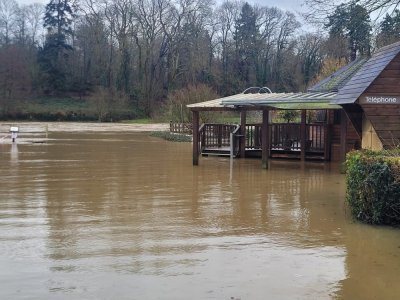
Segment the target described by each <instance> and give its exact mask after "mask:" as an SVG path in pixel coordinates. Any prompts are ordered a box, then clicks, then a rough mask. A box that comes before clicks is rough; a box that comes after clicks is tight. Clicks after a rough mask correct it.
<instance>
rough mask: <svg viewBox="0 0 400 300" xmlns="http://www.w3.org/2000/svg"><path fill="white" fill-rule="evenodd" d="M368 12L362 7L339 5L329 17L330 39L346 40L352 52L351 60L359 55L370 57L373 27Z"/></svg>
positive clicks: (327, 24)
mask: <svg viewBox="0 0 400 300" xmlns="http://www.w3.org/2000/svg"><path fill="white" fill-rule="evenodd" d="M370 22H371V20H370V16H369V14H368V12H367V10H366V9H365V8H364V7H362V6H360V5H351V6H346V5H339V6H338V7H337V8H336V10H335V12H334V13H333V14H332V15H330V16H329V17H328V23H326V24H325V27H326V28H328V29H329V35H330V38H345V39H346V40H347V43H348V48H349V51H350V54H349V56H350V60H355V59H356V57H357V55H358V54H359V55H369V54H370V51H371V30H372V28H371V25H370Z"/></svg>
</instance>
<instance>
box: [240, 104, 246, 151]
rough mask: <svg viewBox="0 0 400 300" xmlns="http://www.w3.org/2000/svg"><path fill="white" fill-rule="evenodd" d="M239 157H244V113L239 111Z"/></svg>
mask: <svg viewBox="0 0 400 300" xmlns="http://www.w3.org/2000/svg"><path fill="white" fill-rule="evenodd" d="M240 134H241V137H240V157H241V158H244V157H245V156H246V111H245V110H242V111H240Z"/></svg>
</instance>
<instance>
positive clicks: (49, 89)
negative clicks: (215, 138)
mask: <svg viewBox="0 0 400 300" xmlns="http://www.w3.org/2000/svg"><path fill="white" fill-rule="evenodd" d="M322 27H323V28H324V29H325V33H307V32H305V31H302V29H301V28H302V24H301V23H300V22H299V20H298V17H296V15H295V14H294V13H292V12H288V11H283V10H281V9H278V8H276V7H267V6H252V5H250V4H248V3H244V2H240V1H225V2H223V3H219V4H214V2H213V1H211V0H180V1H172V0H99V1H85V0H81V1H71V0H52V1H50V2H49V3H48V4H47V5H46V6H41V5H39V4H33V5H27V6H19V5H18V4H17V3H16V2H15V0H0V116H3V117H4V116H12V115H15V116H17V115H18V113H20V115H21V110H24V112H25V113H23V114H22V115H24V114H26V115H29V111H27V107H29V105H28V104H32V103H35V101H36V102H37V101H38V100H35V99H39V98H40V99H43V98H48V99H53V100H52V101H55V102H57V101H58V100H57V99H61V98H64V99H65V97H70V98H73V99H74V101H75V100H76V99H78V100H79V101H82V102H83V103H84V105H85V107H86V108H85V109H86V110H84V111H85V114H86V113H88V112H90V114H92V116H91V117H90V118H92V117H93V116H94V117H95V118H96V119H99V120H104V119H107V118H110V115H111V114H112V113H114V114H116V113H118V112H124V114H125V113H127V112H129V113H127V114H128V115H129V116H130V117H137V116H151V115H153V114H157V113H163V112H164V111H166V110H167V107H166V105H167V103H168V101H167V99H168V97H171V95H173V94H176V91H179V90H181V89H185V88H187V87H188V86H197V85H202V86H203V85H205V86H208V87H209V88H210V89H212V90H214V91H215V92H216V93H217V94H218V95H220V96H225V95H230V94H233V93H238V92H241V91H243V90H244V89H245V88H247V87H250V86H268V87H269V88H270V89H272V90H273V91H276V92H284V91H287V92H288V91H290V92H293V91H301V90H305V89H306V87H307V86H309V85H310V83H312V82H314V81H316V80H318V79H320V78H322V77H323V76H326V75H329V73H330V72H331V71H334V70H335V69H337V68H338V67H340V66H341V65H343V64H345V63H346V62H348V61H349V60H352V59H355V57H356V56H358V55H368V54H369V53H370V52H371V51H372V49H373V48H374V47H376V46H381V45H384V44H388V43H391V42H393V41H396V40H398V39H399V34H400V31H399V28H400V17H399V13H398V11H396V12H395V13H394V14H393V15H392V16H386V18H385V19H384V21H383V22H382V23H381V24H380V25H379V28H377V30H376V32H377V35H375V36H372V27H371V22H370V18H369V15H368V13H367V11H366V10H365V9H364V8H363V7H361V6H359V5H353V6H346V7H341V6H338V7H337V9H336V10H335V11H334V13H332V14H331V15H330V16H329V18H328V19H327V21H326V24H325V25H324V26H322ZM207 94H210V93H207ZM198 100H199V101H200V100H207V99H198ZM39 102H40V101H39ZM175 104H176V103H175ZM54 113H56V112H49V114H54ZM74 113H75V112H71V114H72V115H74ZM45 114H46V113H45Z"/></svg>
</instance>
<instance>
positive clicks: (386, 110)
mask: <svg viewBox="0 0 400 300" xmlns="http://www.w3.org/2000/svg"><path fill="white" fill-rule="evenodd" d="M364 94H365V95H369V96H385V95H391V96H395V95H400V54H397V55H396V56H395V57H394V58H393V60H392V61H391V62H389V63H388V64H387V66H386V67H385V68H384V70H383V71H382V72H381V73H380V74H379V75H378V76H377V77H376V78H375V80H374V81H373V82H372V83H371V84H370V85H369V86H368V88H367V89H366V90H365V92H364V93H363V95H364ZM361 107H362V108H363V110H364V113H365V116H366V117H367V118H368V119H369V120H370V122H371V124H372V126H373V127H374V129H375V131H376V134H377V135H378V137H379V139H380V140H381V142H382V144H383V147H384V148H392V147H395V146H396V145H399V142H400V105H398V104H361Z"/></svg>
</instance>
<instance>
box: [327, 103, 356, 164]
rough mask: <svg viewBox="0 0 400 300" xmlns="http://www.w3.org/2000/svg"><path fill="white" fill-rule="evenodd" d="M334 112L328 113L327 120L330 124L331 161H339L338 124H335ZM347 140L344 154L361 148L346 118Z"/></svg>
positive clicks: (351, 125)
mask: <svg viewBox="0 0 400 300" xmlns="http://www.w3.org/2000/svg"><path fill="white" fill-rule="evenodd" d="M334 113H335V112H334V110H330V111H329V114H330V116H329V120H332V122H331V161H336V162H337V161H340V122H337V123H338V124H335V122H334V121H335V118H334ZM346 134H347V139H346V152H349V151H351V150H354V149H359V148H360V146H361V139H360V138H359V136H358V134H357V131H356V130H355V128H354V126H353V124H352V123H351V121H350V120H349V119H348V118H347V133H346Z"/></svg>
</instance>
